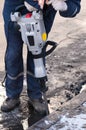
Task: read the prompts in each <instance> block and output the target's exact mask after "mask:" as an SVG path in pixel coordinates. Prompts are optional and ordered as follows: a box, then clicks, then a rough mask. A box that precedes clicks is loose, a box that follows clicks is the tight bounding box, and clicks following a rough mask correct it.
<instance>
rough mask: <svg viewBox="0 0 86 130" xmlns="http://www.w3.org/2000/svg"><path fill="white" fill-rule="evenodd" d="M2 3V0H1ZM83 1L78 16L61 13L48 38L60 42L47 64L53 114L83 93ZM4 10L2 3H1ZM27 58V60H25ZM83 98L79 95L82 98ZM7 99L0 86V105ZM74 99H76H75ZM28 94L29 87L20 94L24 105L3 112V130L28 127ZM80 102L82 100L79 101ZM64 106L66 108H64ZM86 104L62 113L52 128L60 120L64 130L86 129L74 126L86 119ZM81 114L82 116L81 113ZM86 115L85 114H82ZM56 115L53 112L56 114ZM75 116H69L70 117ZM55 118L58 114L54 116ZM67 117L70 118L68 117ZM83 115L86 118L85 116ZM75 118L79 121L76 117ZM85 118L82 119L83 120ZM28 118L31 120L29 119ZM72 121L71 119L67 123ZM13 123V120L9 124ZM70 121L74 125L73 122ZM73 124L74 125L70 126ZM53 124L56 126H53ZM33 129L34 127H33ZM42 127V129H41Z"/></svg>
mask: <svg viewBox="0 0 86 130" xmlns="http://www.w3.org/2000/svg"><path fill="white" fill-rule="evenodd" d="M0 3H1V2H0ZM85 3H86V2H85V0H83V1H82V10H81V12H80V14H79V15H77V17H75V18H73V19H69V18H68V19H65V18H62V17H60V16H59V15H58V14H57V16H56V19H55V23H54V25H53V28H52V30H51V33H50V34H49V40H50V39H53V40H54V41H56V42H57V43H58V44H59V45H58V46H57V48H56V50H55V51H54V52H53V53H52V54H51V55H50V56H49V57H47V60H46V67H47V73H48V83H47V86H48V88H49V90H48V92H47V97H48V99H49V100H50V103H49V108H50V113H52V112H53V111H55V110H57V109H60V108H61V107H62V106H65V103H66V102H68V101H70V99H72V100H73V99H74V98H75V97H76V95H78V94H79V93H80V90H81V88H82V85H83V84H85V83H86V9H85V7H86V4H85ZM0 7H1V10H0V13H1V11H2V7H3V2H2V3H1V4H0ZM0 28H1V30H0V38H1V40H0V52H1V53H0V81H2V79H3V76H4V53H5V48H6V44H5V37H4V31H3V20H2V16H1V14H0ZM25 51H26V47H24V59H25V58H26V53H25ZM24 61H25V60H24ZM24 86H25V87H24V88H26V85H24ZM79 98H80V97H79ZM4 99H5V88H3V87H2V86H0V105H1V104H2V102H3V100H4ZM74 100H75V99H74ZM27 101H28V98H27V96H26V89H24V91H23V93H22V94H21V105H20V107H19V108H17V109H15V110H14V111H12V112H10V113H2V112H1V111H0V130H17V129H18V130H23V129H24V130H25V129H27V128H28V122H29V120H28V118H29V117H30V114H29V109H28V104H27ZM83 101H84V102H85V100H83ZM78 102H79V101H78ZM64 108H65V107H64ZM85 108H86V106H85V105H82V106H81V107H79V109H76V111H75V112H74V111H73V112H72V110H71V107H70V111H71V112H69V111H66V112H65V113H63V116H61V115H62V114H61V115H60V119H61V120H59V122H57V121H56V122H55V123H54V124H52V125H51V127H50V128H48V129H49V130H57V128H58V129H60V126H58V123H59V124H61V126H62V124H63V128H62V127H61V128H62V129H61V130H68V129H69V130H85V129H86V124H85V123H84V127H83V129H82V125H79V127H75V124H77V122H81V121H82V122H85V121H86V109H85ZM78 113H80V115H79V114H78ZM83 114H84V115H83ZM55 115H56V114H55ZM53 116H54V115H53ZM70 116H71V117H72V118H71V119H69V117H70ZM54 117H55V119H57V118H56V116H54ZM67 117H68V118H67ZM82 117H84V118H83V119H82ZM75 118H76V123H75V124H74V122H73V120H74V119H75ZM81 119H82V120H81ZM27 120H28V122H27ZM68 121H69V122H68ZM9 122H10V123H9ZM70 122H71V124H70ZM72 124H74V125H72ZM71 125H72V126H71ZM53 127H54V128H53ZM32 130H33V129H32ZM40 130H41V129H40Z"/></svg>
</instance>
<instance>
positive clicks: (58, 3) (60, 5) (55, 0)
mask: <svg viewBox="0 0 86 130" xmlns="http://www.w3.org/2000/svg"><path fill="white" fill-rule="evenodd" d="M65 1H66V0H46V4H52V6H53V8H54V9H55V10H59V11H65V10H67V4H66V2H65Z"/></svg>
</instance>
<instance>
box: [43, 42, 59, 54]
mask: <svg viewBox="0 0 86 130" xmlns="http://www.w3.org/2000/svg"><path fill="white" fill-rule="evenodd" d="M48 45H50V46H52V47H51V48H50V49H49V50H48V51H46V53H45V56H47V55H49V54H51V53H52V52H53V51H54V50H55V48H56V47H57V43H56V42H53V41H47V42H46V44H45V46H44V49H45V50H46V48H47V47H48Z"/></svg>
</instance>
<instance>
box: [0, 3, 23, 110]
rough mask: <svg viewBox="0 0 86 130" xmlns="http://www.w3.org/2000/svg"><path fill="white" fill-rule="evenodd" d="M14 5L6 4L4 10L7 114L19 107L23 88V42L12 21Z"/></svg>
mask: <svg viewBox="0 0 86 130" xmlns="http://www.w3.org/2000/svg"><path fill="white" fill-rule="evenodd" d="M14 5H15V4H14ZM14 5H10V3H5V6H4V10H3V14H4V15H3V16H4V22H5V34H6V39H7V48H6V54H5V69H6V82H5V87H6V95H7V99H6V100H5V102H4V103H3V105H2V107H1V110H2V111H5V112H7V111H10V110H12V109H14V108H15V107H16V106H17V105H19V96H20V93H21V91H22V87H23V59H22V47H23V42H22V39H21V35H20V33H19V32H18V31H17V30H16V29H15V28H14V25H13V23H12V22H11V21H10V13H11V11H12V10H13V9H14V8H15V6H14Z"/></svg>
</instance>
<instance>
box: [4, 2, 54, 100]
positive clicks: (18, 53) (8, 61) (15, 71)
mask: <svg viewBox="0 0 86 130" xmlns="http://www.w3.org/2000/svg"><path fill="white" fill-rule="evenodd" d="M17 1H18V0H14V1H13V0H6V1H5V4H4V9H3V17H4V28H5V35H6V40H7V48H6V55H5V69H6V82H5V86H6V94H7V97H9V98H16V97H19V96H20V94H21V91H22V89H23V74H24V73H23V57H22V49H23V41H22V39H21V34H20V32H19V31H17V30H16V29H15V28H14V26H13V23H12V22H11V20H10V13H11V12H12V11H14V9H15V7H16V6H18V5H21V4H23V0H19V1H18V2H17ZM49 10H50V11H49ZM49 10H48V11H46V14H44V22H45V26H46V30H47V33H49V31H50V29H51V26H52V23H53V20H54V17H55V14H56V11H55V10H53V8H52V9H51V8H50V9H49ZM50 13H51V14H50ZM29 71H30V72H32V73H33V71H34V64H33V58H32V55H31V52H29V51H28V54H27V92H28V96H29V97H30V98H35V99H37V98H40V97H41V96H42V94H41V91H40V85H39V82H38V80H37V79H36V78H34V77H32V76H31V75H30V74H29V73H28V72H29Z"/></svg>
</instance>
